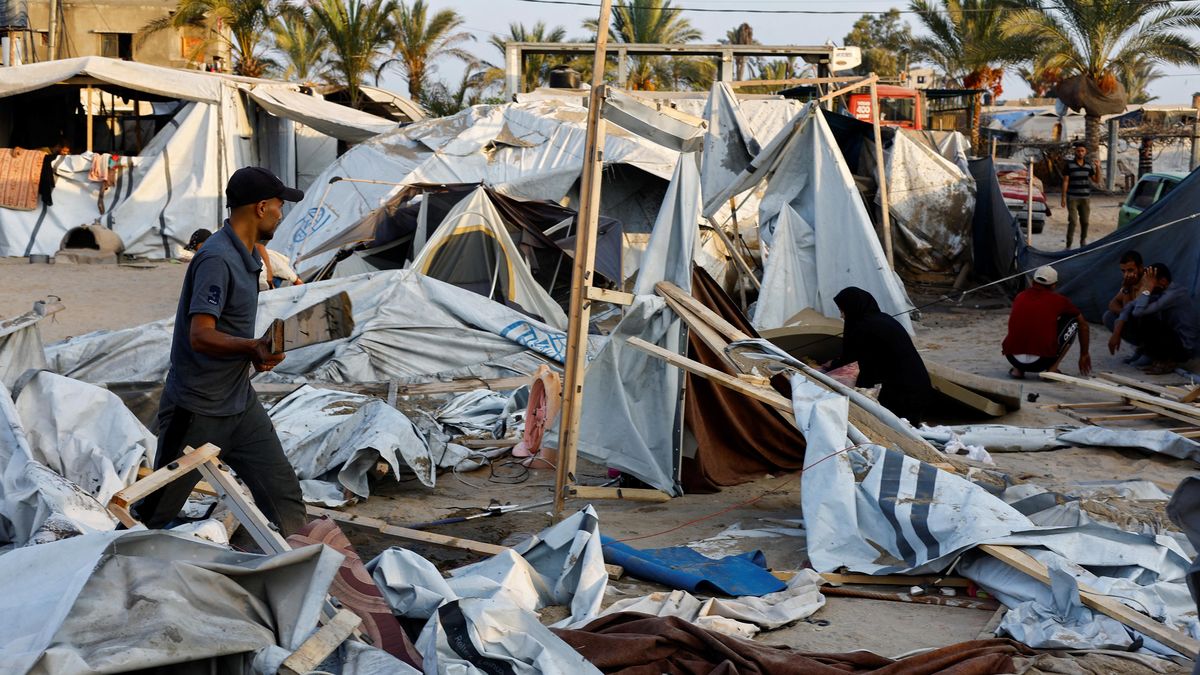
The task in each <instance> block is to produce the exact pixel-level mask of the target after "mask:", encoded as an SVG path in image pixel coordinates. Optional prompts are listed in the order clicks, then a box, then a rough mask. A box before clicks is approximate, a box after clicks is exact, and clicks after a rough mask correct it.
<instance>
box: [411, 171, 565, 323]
mask: <svg viewBox="0 0 1200 675" xmlns="http://www.w3.org/2000/svg"><path fill="white" fill-rule="evenodd" d="M411 267H412V269H414V270H417V271H418V272H420V273H421V274H425V275H428V276H430V277H432V278H435V279H441V280H442V281H445V282H447V283H462V284H464V285H466V286H467V287H469V288H470V290H472V291H475V292H477V293H479V294H480V295H482V296H484V297H487V298H494V297H497V296H499V297H502V298H504V300H506V301H507V302H511V303H514V304H516V305H517V306H519V307H521V308H523V309H524V310H525V311H527V312H529V313H531V314H533V315H534V316H538V317H541V318H542V320H543V321H545V322H546V323H547V324H549V325H551V326H554V327H555V328H558V329H559V330H563V329H565V328H566V326H567V315H566V314H564V313H563V310H562V307H559V305H558V303H557V302H555V301H554V300H553V299H552V298H551V297H550V294H549V293H547V292H546V291H545V289H543V288H542V287H541V286H539V285H538V283H537V281H535V280H534V278H533V273H532V272H530V271H529V265H528V264H526V262H525V258H524V257H523V256H522V255H521V252H520V251H519V250H517V245H516V244H515V243H513V240H512V237H510V236H509V234H508V229H507V228H506V227H505V225H504V219H503V218H501V217H500V213H499V212H498V211H497V210H496V206H495V205H494V204H492V200H491V199H490V198H488V195H487V190H485V189H483V188H482V187H480V188H477V189H476V190H475V191H474V192H472V193H471V194H470V195H468V196H467V197H466V198H464V199H462V200H460V201H459V202H458V203H457V204H455V205H454V208H452V209H450V212H449V213H447V214H446V217H445V218H444V219H442V223H441V225H438V228H437V230H435V231H434V233H433V235H432V236H431V237H430V238H429V241H428V242H426V243H425V246H424V247H423V248H422V249H421V251H420V253H418V254H417V257H416V259H415V260H413V262H412V266H411ZM466 282H471V283H466ZM480 284H484V285H487V286H488V288H484V287H483V286H482V285H480ZM477 286H478V288H477Z"/></svg>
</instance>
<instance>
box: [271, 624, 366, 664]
mask: <svg viewBox="0 0 1200 675" xmlns="http://www.w3.org/2000/svg"><path fill="white" fill-rule="evenodd" d="M361 623H362V619H361V618H360V617H359V616H358V615H357V614H355V613H354V612H351V611H350V610H348V609H341V610H338V612H337V614H334V615H333V618H332V619H330V620H329V621H327V622H326V623H325V625H324V626H321V627H320V628H318V629H317V630H316V632H315V633H313V634H312V635H311V636H310V637H309V638H308V639H307V640H305V641H304V643H303V644H301V645H300V647H299V648H298V649H297V650H296V651H294V652H292V654H291V655H290V656H288V657H287V658H286V659H284V660H283V664H282V665H281V666H280V667H279V672H280V673H282V674H283V675H306V674H307V673H311V672H312V671H313V670H314V669H316V667H317V666H319V665H321V662H322V661H324V660H325V659H327V658H329V655H330V654H332V653H333V652H334V650H335V649H337V648H338V647H339V646H340V645H341V644H342V643H343V642H345V641H346V639H347V638H349V637H350V635H352V634H353V633H354V630H355V629H356V628H358V626H359V624H361Z"/></svg>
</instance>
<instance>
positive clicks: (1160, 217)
mask: <svg viewBox="0 0 1200 675" xmlns="http://www.w3.org/2000/svg"><path fill="white" fill-rule="evenodd" d="M1168 223H1173V224H1170V225H1168ZM1164 226H1165V227H1164ZM1156 228H1161V229H1156ZM1128 237H1133V238H1131V239H1129V241H1125V242H1121V243H1116V242H1119V241H1120V240H1122V239H1125V238H1128ZM1130 249H1133V250H1136V251H1138V252H1139V253H1141V254H1142V259H1143V260H1144V261H1145V262H1146V264H1150V263H1155V262H1161V263H1166V265H1167V267H1169V268H1170V269H1171V276H1172V277H1173V281H1172V283H1176V284H1183V285H1185V286H1186V287H1187V288H1188V291H1189V292H1190V293H1191V296H1192V299H1193V300H1195V299H1196V297H1197V291H1200V170H1197V171H1193V172H1192V173H1191V174H1190V175H1188V177H1187V178H1185V179H1184V180H1183V182H1181V183H1180V184H1179V186H1178V187H1176V188H1175V189H1174V190H1172V191H1171V193H1170V194H1169V195H1167V196H1166V197H1165V198H1163V200H1162V201H1160V202H1158V203H1157V204H1154V205H1153V206H1151V207H1150V208H1148V209H1146V210H1145V211H1143V212H1142V213H1141V215H1139V216H1138V217H1137V218H1136V219H1134V220H1133V221H1132V222H1131V223H1129V224H1128V225H1126V226H1125V227H1123V228H1120V229H1118V230H1117V231H1115V232H1113V233H1112V234H1110V235H1108V236H1107V237H1104V238H1103V239H1098V240H1096V241H1094V242H1092V243H1091V244H1088V245H1087V246H1085V247H1083V248H1077V249H1072V250H1069V251H1056V252H1049V251H1039V250H1037V249H1034V248H1024V250H1023V251H1022V252H1021V253H1020V259H1021V269H1025V270H1031V269H1035V268H1037V267H1039V266H1041V265H1053V266H1054V269H1055V270H1057V271H1058V285H1059V288H1058V290H1059V292H1060V293H1063V294H1064V295H1066V296H1067V297H1068V298H1070V299H1071V302H1073V303H1075V305H1076V306H1077V307H1079V309H1080V310H1081V311H1082V312H1083V315H1084V316H1085V317H1087V318H1088V320H1089V321H1100V319H1101V317H1102V316H1103V315H1104V310H1105V309H1107V308H1108V301H1109V300H1111V299H1112V297H1113V295H1115V294H1116V292H1117V288H1118V286H1119V284H1120V281H1121V279H1120V276H1121V274H1120V271H1119V270H1118V265H1119V263H1118V261H1119V259H1120V257H1121V254H1122V253H1124V252H1125V251H1128V250H1130ZM1081 252H1082V253H1084V255H1080V256H1079V257H1077V258H1071V259H1070V260H1066V259H1065V258H1067V257H1068V256H1073V255H1076V254H1079V253H1081Z"/></svg>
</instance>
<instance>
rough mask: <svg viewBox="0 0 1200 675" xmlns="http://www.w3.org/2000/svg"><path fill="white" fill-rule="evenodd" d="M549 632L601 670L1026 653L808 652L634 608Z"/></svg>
mask: <svg viewBox="0 0 1200 675" xmlns="http://www.w3.org/2000/svg"><path fill="white" fill-rule="evenodd" d="M554 632H555V633H557V634H558V636H559V637H560V638H562V639H563V640H564V641H566V643H567V644H569V645H571V647H572V648H573V649H575V650H576V651H578V652H579V653H580V654H582V655H583V657H584V658H586V659H587V660H588V661H591V662H592V664H593V665H595V666H596V667H597V668H599V669H600V670H601V671H602V672H605V673H621V674H622V675H659V674H660V673H663V674H665V675H709V674H710V673H711V674H716V675H843V674H844V673H873V674H875V675H933V674H934V673H939V674H944V675H987V674H990V673H1011V672H1013V656H1016V655H1019V654H1028V653H1031V652H1030V651H1029V650H1027V649H1026V648H1024V647H1022V646H1021V645H1019V644H1017V643H1015V642H1012V641H1011V640H974V641H971V642H961V643H959V644H956V645H950V646H949V647H942V648H941V649H935V650H933V651H931V652H926V653H924V654H919V655H916V656H909V657H906V658H902V659H889V658H884V657H882V656H878V655H876V654H872V653H870V652H863V651H859V652H849V653H846V654H822V653H807V652H800V651H796V650H792V649H788V648H785V647H773V646H770V645H764V644H760V643H757V642H752V641H750V640H744V639H741V638H736V637H732V636H729V635H723V634H721V633H716V632H712V631H708V630H705V629H703V628H700V627H699V626H696V625H694V624H691V623H688V622H687V621H684V620H682V619H680V618H678V617H673V616H668V617H657V616H650V615H647V614H637V613H633V612H620V613H617V614H610V615H609V616H605V617H601V618H599V619H596V620H595V621H593V622H591V623H590V624H588V625H587V626H585V627H584V628H583V629H581V630H555V631H554Z"/></svg>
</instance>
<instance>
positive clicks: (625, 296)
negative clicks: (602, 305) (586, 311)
mask: <svg viewBox="0 0 1200 675" xmlns="http://www.w3.org/2000/svg"><path fill="white" fill-rule="evenodd" d="M587 297H588V300H593V301H595V302H607V303H610V304H613V305H632V304H633V293H626V292H624V291H614V290H611V289H608V288H597V287H595V286H588V288H587Z"/></svg>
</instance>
